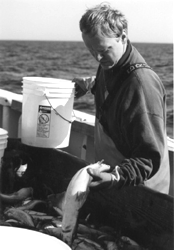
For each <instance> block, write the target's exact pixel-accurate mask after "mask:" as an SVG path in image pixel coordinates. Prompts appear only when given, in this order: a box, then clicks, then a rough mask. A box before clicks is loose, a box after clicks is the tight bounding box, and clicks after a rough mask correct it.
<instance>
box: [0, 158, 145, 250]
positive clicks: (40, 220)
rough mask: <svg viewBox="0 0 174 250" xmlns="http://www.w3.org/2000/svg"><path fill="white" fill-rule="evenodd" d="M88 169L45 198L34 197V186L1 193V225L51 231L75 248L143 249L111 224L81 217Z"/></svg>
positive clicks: (88, 178) (42, 231)
mask: <svg viewBox="0 0 174 250" xmlns="http://www.w3.org/2000/svg"><path fill="white" fill-rule="evenodd" d="M98 164H99V163H98ZM90 167H93V168H95V167H97V164H93V165H92V166H91V165H90ZM86 169H87V167H85V168H83V169H81V170H79V171H78V172H77V173H76V174H75V175H74V177H73V178H72V180H71V181H70V183H69V185H68V188H67V190H66V192H63V193H58V194H51V195H48V196H47V198H46V199H45V200H38V199H35V197H34V196H33V193H34V192H33V191H34V190H33V188H31V187H25V188H21V189H20V190H19V191H17V192H14V193H12V194H2V193H0V207H1V211H0V225H1V226H3V225H4V226H12V227H20V228H27V229H30V230H35V231H38V232H41V233H44V234H49V235H51V236H54V237H56V238H58V239H61V240H62V241H64V242H65V243H67V244H68V245H69V246H70V247H71V248H72V249H73V250H75V249H76V250H89V249H90V250H93V249H94V250H104V249H105V250H119V249H120V250H121V249H122V250H124V249H126V250H130V249H132V250H133V249H135V250H144V248H143V247H141V246H139V245H138V244H137V243H136V242H134V241H132V240H131V239H129V238H128V237H125V236H121V235H118V232H116V231H115V230H114V228H112V227H109V226H106V225H102V226H100V227H97V226H95V225H91V224H90V223H89V221H88V216H87V218H86V219H81V218H79V211H80V209H81V207H82V206H83V204H84V202H85V200H86V198H87V195H88V193H89V188H88V186H89V183H90V181H91V177H90V176H89V175H88V173H87V171H86Z"/></svg>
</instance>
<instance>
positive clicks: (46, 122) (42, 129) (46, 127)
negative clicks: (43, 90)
mask: <svg viewBox="0 0 174 250" xmlns="http://www.w3.org/2000/svg"><path fill="white" fill-rule="evenodd" d="M50 122H51V107H50V106H42V105H39V109H38V119H37V135H36V136H37V137H42V138H49V134H50Z"/></svg>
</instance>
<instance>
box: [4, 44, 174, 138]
mask: <svg viewBox="0 0 174 250" xmlns="http://www.w3.org/2000/svg"><path fill="white" fill-rule="evenodd" d="M133 45H134V46H135V47H136V48H137V49H138V50H139V52H140V53H141V54H142V55H143V56H144V58H145V60H146V62H147V63H148V64H149V65H150V66H151V67H152V68H153V69H154V71H155V72H156V73H157V74H158V75H159V76H160V78H161V80H162V81H163V84H164V86H165V89H166V92H167V134H168V136H170V137H172V138H173V45H172V44H150V43H133ZM97 67H98V64H97V62H96V61H95V60H94V59H93V58H92V56H91V55H90V53H89V52H88V51H87V49H86V48H85V46H84V44H83V42H67V41H66V42H63V41H0V88H1V89H5V90H9V91H12V92H15V93H20V94H21V91H22V88H21V86H22V77H25V76H40V77H53V78H62V79H68V80H72V79H73V78H74V77H78V76H79V77H84V76H91V75H95V73H96V70H97ZM74 108H75V109H77V110H80V111H85V112H87V113H89V114H94V113H95V107H94V99H93V96H92V95H91V94H88V95H86V96H84V97H82V98H80V99H78V100H75V102H74Z"/></svg>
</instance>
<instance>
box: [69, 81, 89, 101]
mask: <svg viewBox="0 0 174 250" xmlns="http://www.w3.org/2000/svg"><path fill="white" fill-rule="evenodd" d="M72 82H75V98H80V97H81V96H83V95H85V94H86V92H87V91H88V90H87V89H86V86H85V79H84V78H80V77H79V78H74V79H73V80H72Z"/></svg>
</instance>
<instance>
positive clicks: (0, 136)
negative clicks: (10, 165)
mask: <svg viewBox="0 0 174 250" xmlns="http://www.w3.org/2000/svg"><path fill="white" fill-rule="evenodd" d="M7 139H8V132H7V131H6V130H5V129H3V128H0V165H1V158H2V157H3V155H4V150H5V148H6V147H7Z"/></svg>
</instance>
